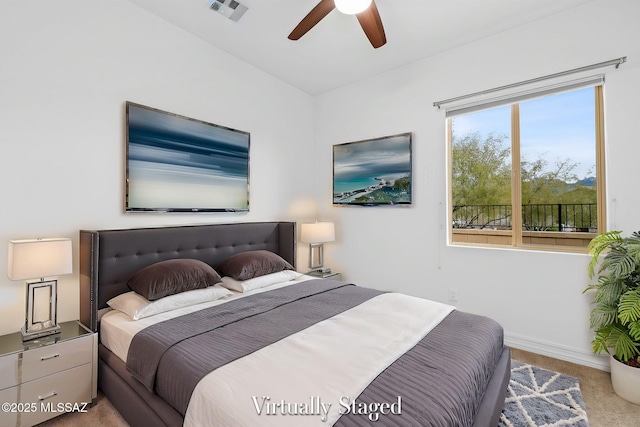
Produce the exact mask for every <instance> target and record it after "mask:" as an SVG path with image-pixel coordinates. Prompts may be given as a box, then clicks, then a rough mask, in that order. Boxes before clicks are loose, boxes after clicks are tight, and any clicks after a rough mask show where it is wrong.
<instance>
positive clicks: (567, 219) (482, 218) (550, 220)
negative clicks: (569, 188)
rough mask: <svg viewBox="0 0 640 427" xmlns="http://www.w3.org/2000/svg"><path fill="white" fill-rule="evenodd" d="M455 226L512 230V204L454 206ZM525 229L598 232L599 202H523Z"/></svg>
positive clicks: (523, 227) (523, 225) (523, 223)
mask: <svg viewBox="0 0 640 427" xmlns="http://www.w3.org/2000/svg"><path fill="white" fill-rule="evenodd" d="M453 227H454V228H473V229H496V230H510V229H511V205H456V206H453ZM522 229H523V230H529V231H562V232H571V231H578V232H587V233H597V232H598V214H597V205H596V204H595V203H556V204H530V205H522Z"/></svg>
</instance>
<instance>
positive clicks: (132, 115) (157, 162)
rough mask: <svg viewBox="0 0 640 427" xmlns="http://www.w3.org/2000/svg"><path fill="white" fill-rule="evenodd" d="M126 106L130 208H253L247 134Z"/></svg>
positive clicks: (172, 209)
mask: <svg viewBox="0 0 640 427" xmlns="http://www.w3.org/2000/svg"><path fill="white" fill-rule="evenodd" d="M127 107H128V108H127V123H128V127H127V134H128V156H127V175H128V183H127V184H128V188H127V190H128V193H127V210H134V211H135V210H166V211H206V210H230V211H235V210H248V208H249V193H248V188H249V134H248V133H246V132H242V131H236V130H233V129H228V128H225V127H221V126H216V125H213V124H211V123H206V122H201V121H198V120H193V119H189V118H187V117H183V116H178V115H174V114H170V113H166V112H163V111H160V110H155V109H151V108H147V107H143V106H138V105H136V104H133V103H129V104H128V105H127Z"/></svg>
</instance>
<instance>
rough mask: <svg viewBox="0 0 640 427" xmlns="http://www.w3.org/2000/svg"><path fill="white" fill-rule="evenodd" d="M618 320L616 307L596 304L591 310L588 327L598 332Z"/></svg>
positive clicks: (614, 305)
mask: <svg viewBox="0 0 640 427" xmlns="http://www.w3.org/2000/svg"><path fill="white" fill-rule="evenodd" d="M617 320H618V305H617V304H612V305H606V304H602V303H600V304H598V305H597V306H596V307H594V308H593V309H592V310H591V315H590V317H589V325H590V327H591V329H593V330H595V331H598V330H600V329H602V328H606V327H608V326H611V325H613V324H615V323H616V322H617Z"/></svg>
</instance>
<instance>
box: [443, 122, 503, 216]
mask: <svg viewBox="0 0 640 427" xmlns="http://www.w3.org/2000/svg"><path fill="white" fill-rule="evenodd" d="M506 139H507V136H506V135H494V134H493V133H492V134H489V135H488V136H487V138H486V139H485V140H482V139H481V138H480V134H479V133H478V132H472V133H468V134H467V135H465V136H463V137H460V138H458V137H456V135H454V136H453V143H452V157H451V161H452V168H451V170H452V186H451V190H452V201H453V205H454V206H465V205H499V204H509V203H511V166H510V162H511V160H510V159H511V148H510V147H509V146H508V145H506V144H505V140H506Z"/></svg>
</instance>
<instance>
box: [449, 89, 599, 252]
mask: <svg viewBox="0 0 640 427" xmlns="http://www.w3.org/2000/svg"><path fill="white" fill-rule="evenodd" d="M592 87H593V89H594V103H595V145H596V146H595V150H596V152H595V154H596V177H597V179H596V203H597V206H596V212H597V221H598V231H597V233H587V232H549V231H543V232H528V231H525V230H523V229H522V192H521V184H522V177H521V166H520V163H521V152H520V102H521V101H516V102H513V103H505V105H510V108H511V212H512V214H511V230H508V231H507V230H504V231H495V230H473V232H470V233H469V235H472V234H473V235H483V236H487V240H491V239H492V240H494V241H496V242H504V241H505V240H506V239H505V238H504V237H505V236H510V239H509V240H510V244H506V243H489V242H488V241H487V242H469V241H467V242H460V241H454V230H455V229H454V227H453V183H452V181H453V180H452V174H453V126H452V120H453V118H454V117H455V116H456V114H451V115H449V114H448V115H447V118H446V139H447V228H448V233H447V235H448V242H447V243H448V244H449V245H450V246H466V247H483V248H510V249H522V250H535V251H551V252H576V253H586V252H587V250H588V249H587V247H586V246H584V247H581V246H569V245H567V246H564V245H551V244H532V243H524V239H523V236H524V235H525V234H527V235H534V234H535V233H545V234H543V235H544V236H545V237H549V238H552V237H554V236H555V237H557V238H559V239H570V238H574V239H575V238H580V239H581V240H591V239H592V238H594V237H595V236H597V235H598V234H601V233H603V232H605V231H606V229H607V227H606V224H607V218H606V214H607V212H606V211H607V210H606V198H605V190H606V182H605V179H606V178H605V146H604V144H605V142H604V140H605V134H604V88H603V84H602V83H600V84H596V85H594V86H592ZM576 89H578V88H572V89H571V90H576ZM567 91H568V90H558V91H557V92H555V94H559V93H562V92H567ZM553 94H554V93H550V94H547V95H553ZM522 101H524V100H522ZM494 107H496V105H492V106H490V107H487V108H494ZM549 233H553V236H552V235H551V234H549ZM492 236H493V238H492ZM477 240H481V239H477Z"/></svg>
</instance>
